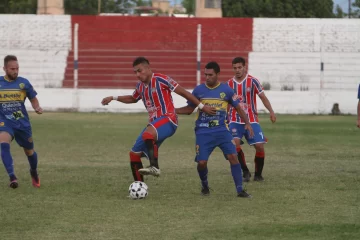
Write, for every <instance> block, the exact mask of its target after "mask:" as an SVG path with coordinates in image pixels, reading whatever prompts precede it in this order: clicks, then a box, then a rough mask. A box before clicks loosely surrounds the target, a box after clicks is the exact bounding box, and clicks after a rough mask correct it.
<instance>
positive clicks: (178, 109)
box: [175, 105, 195, 115]
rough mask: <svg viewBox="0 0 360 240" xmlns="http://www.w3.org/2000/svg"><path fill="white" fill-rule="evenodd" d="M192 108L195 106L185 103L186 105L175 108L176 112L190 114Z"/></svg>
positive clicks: (192, 110)
mask: <svg viewBox="0 0 360 240" xmlns="http://www.w3.org/2000/svg"><path fill="white" fill-rule="evenodd" d="M194 110H195V107H192V106H190V105H187V106H185V107H181V108H175V112H176V114H187V115H190V114H191V113H192V112H194Z"/></svg>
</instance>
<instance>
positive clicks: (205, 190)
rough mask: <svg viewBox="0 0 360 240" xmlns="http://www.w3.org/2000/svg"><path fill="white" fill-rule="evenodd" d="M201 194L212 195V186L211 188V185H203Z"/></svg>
mask: <svg viewBox="0 0 360 240" xmlns="http://www.w3.org/2000/svg"><path fill="white" fill-rule="evenodd" d="M201 195H203V196H209V195H210V188H209V187H202V189H201Z"/></svg>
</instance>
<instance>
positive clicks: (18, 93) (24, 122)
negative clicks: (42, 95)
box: [0, 76, 37, 128]
mask: <svg viewBox="0 0 360 240" xmlns="http://www.w3.org/2000/svg"><path fill="white" fill-rule="evenodd" d="M36 95H37V93H36V91H35V90H34V89H33V86H32V85H31V84H30V82H29V81H28V80H27V79H25V78H22V77H18V78H16V79H15V80H13V81H9V80H7V79H5V77H4V76H1V77H0V124H10V125H11V127H15V128H21V127H29V126H30V121H29V115H28V113H27V111H26V108H25V104H24V103H25V99H26V98H29V99H32V98H34V97H35V96H36Z"/></svg>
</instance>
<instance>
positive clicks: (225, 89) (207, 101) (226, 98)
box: [188, 83, 240, 133]
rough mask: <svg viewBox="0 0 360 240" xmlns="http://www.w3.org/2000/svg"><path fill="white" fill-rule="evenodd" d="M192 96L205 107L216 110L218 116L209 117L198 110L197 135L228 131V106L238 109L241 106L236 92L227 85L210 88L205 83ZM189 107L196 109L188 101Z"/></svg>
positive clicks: (220, 84)
mask: <svg viewBox="0 0 360 240" xmlns="http://www.w3.org/2000/svg"><path fill="white" fill-rule="evenodd" d="M192 94H193V95H194V96H195V97H196V98H197V99H199V100H200V102H201V103H203V104H204V105H209V106H211V107H215V108H216V115H209V114H207V113H204V112H202V111H201V110H200V109H199V110H198V115H197V119H196V122H195V133H209V132H217V131H224V130H228V128H227V125H226V118H227V109H228V104H229V103H230V104H231V105H232V106H234V107H236V106H237V105H239V104H240V101H239V99H238V98H237V96H236V94H235V93H234V91H233V90H232V89H231V88H230V87H229V86H228V85H227V84H223V83H219V85H217V86H216V87H213V88H209V87H208V86H206V84H205V83H203V84H201V85H199V86H197V87H196V88H195V89H194V90H193V92H192ZM188 105H190V106H193V107H196V106H195V105H194V104H193V103H192V102H190V101H188Z"/></svg>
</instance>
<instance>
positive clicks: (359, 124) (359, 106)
mask: <svg viewBox="0 0 360 240" xmlns="http://www.w3.org/2000/svg"><path fill="white" fill-rule="evenodd" d="M358 99H359V101H358V107H357V115H358V120H357V127H358V128H360V84H359V89H358Z"/></svg>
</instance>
